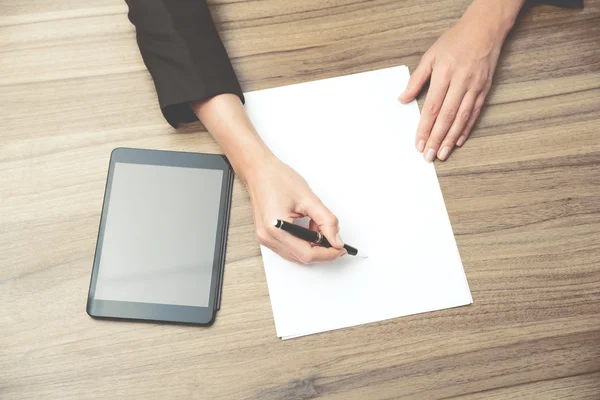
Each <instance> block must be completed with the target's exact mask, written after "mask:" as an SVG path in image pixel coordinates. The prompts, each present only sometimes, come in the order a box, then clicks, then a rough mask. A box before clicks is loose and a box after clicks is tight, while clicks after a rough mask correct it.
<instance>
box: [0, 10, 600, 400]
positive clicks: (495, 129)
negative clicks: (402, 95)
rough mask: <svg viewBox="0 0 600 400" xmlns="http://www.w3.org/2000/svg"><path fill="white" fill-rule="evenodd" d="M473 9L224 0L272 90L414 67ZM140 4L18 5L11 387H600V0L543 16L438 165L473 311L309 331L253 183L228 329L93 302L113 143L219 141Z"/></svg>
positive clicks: (238, 47) (5, 267)
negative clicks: (137, 319)
mask: <svg viewBox="0 0 600 400" xmlns="http://www.w3.org/2000/svg"><path fill="white" fill-rule="evenodd" d="M468 3H469V1H468V0H437V1H434V0H418V1H399V0H375V1H363V0H336V1H333V0H332V1H319V0H304V1H293V0H279V1H276V0H268V1H250V0H249V1H235V0H218V1H213V2H211V3H210V4H211V11H212V13H213V17H214V19H215V21H216V22H217V25H218V28H219V31H220V33H221V36H222V38H223V40H224V42H225V44H226V47H227V48H228V51H229V54H230V56H231V58H232V59H233V63H234V67H235V69H236V71H237V73H238V75H239V77H240V80H241V82H242V86H243V88H244V90H254V89H259V88H267V87H273V86H278V85H282V84H290V83H296V82H303V81H309V80H314V79H319V78H326V77H332V76H337V75H343V74H348V73H353V72H359V71H367V70H372V69H376V68H383V67H389V66H394V65H402V64H406V65H408V66H409V67H410V68H411V70H412V69H414V68H415V67H416V65H417V63H418V61H419V59H420V56H421V55H422V54H423V53H424V52H425V51H426V50H427V48H428V47H429V46H430V45H431V44H432V43H433V42H434V41H435V39H436V38H437V37H438V36H439V35H440V34H441V33H442V32H443V31H444V30H445V29H447V28H448V27H450V26H451V25H452V24H453V23H454V22H455V21H456V20H457V19H458V18H459V17H460V15H461V13H462V12H463V10H464V9H465V8H466V6H467V5H468ZM126 12H127V8H126V6H125V4H124V2H122V1H120V0H102V1H100V0H87V1H76V0H20V1H8V0H0V398H2V399H65V400H67V399H92V398H94V399H95V398H111V399H113V398H127V399H150V398H152V399H154V398H160V399H176V398H177V399H179V398H180V399H188V398H189V399H216V398H223V399H260V400H262V399H266V400H268V399H313V398H328V399H398V398H407V399H433V398H436V399H441V398H463V399H469V400H471V399H600V131H599V127H600V0H587V1H586V7H585V9H583V10H561V9H557V8H552V7H548V6H539V7H534V8H531V9H528V10H526V11H524V12H523V13H522V15H521V17H520V19H519V23H518V25H517V27H516V29H515V30H514V31H513V33H512V34H511V35H510V37H509V40H508V42H507V45H506V46H505V48H504V52H503V55H502V59H501V61H500V64H499V67H498V71H497V74H496V77H495V85H494V88H493V91H492V93H491V95H490V98H489V101H488V103H487V106H486V108H485V109H484V112H483V114H482V117H481V119H480V121H479V123H478V124H477V125H476V127H475V130H474V133H473V135H472V137H471V139H470V140H469V141H468V142H467V143H466V144H465V146H464V147H463V148H462V149H461V150H459V151H457V152H456V153H455V154H454V155H453V156H452V157H451V158H450V160H449V161H447V162H445V163H437V170H438V174H439V178H440V183H441V186H442V189H443V193H444V197H445V200H446V204H447V208H448V212H449V214H450V218H451V221H452V225H453V228H454V231H455V233H456V239H457V242H458V247H459V249H460V252H461V255H462V258H463V263H464V267H465V270H466V273H467V277H468V280H469V283H470V287H471V290H472V293H473V298H474V304H473V305H472V306H469V307H462V308H457V309H451V310H444V311H439V312H433V313H427V314H421V315H415V316H410V317H405V318H399V319H395V320H391V321H385V322H381V323H374V324H369V325H365V326H358V327H354V328H350V329H344V330H339V331H334V332H330V333H324V334H319V335H314V336H310V337H306V338H302V339H297V340H291V341H281V340H279V339H277V338H276V336H275V329H274V324H273V316H272V312H271V305H270V302H269V296H268V292H267V287H266V282H265V276H264V272H263V268H262V262H261V258H260V254H259V246H258V244H257V242H256V241H255V238H254V230H253V225H252V218H251V209H250V204H249V200H248V194H247V192H246V191H245V189H244V188H243V186H242V185H241V183H240V182H239V181H236V183H235V188H234V199H233V211H232V218H231V227H230V231H229V246H228V252H227V265H226V270H225V281H224V289H223V304H222V310H221V311H220V312H219V314H218V317H217V321H216V323H215V325H214V326H213V327H211V328H209V329H202V328H194V327H183V326H173V325H164V324H146V323H118V322H106V321H97V320H93V319H91V318H89V317H88V316H87V315H86V313H85V302H86V296H87V291H88V285H89V278H90V272H91V267H92V259H93V255H94V248H95V242H96V235H97V229H98V223H99V218H100V210H101V204H102V198H103V191H104V184H105V179H106V170H107V166H108V159H109V154H110V151H111V150H112V149H113V148H114V147H117V146H131V147H143V148H155V149H172V150H186V151H199V152H219V148H218V146H217V145H216V144H215V142H214V141H213V140H212V138H211V137H210V135H208V134H207V133H206V132H205V131H204V130H203V128H202V127H201V126H200V125H199V124H193V125H189V126H186V127H185V128H183V129H181V130H180V132H176V131H174V130H173V129H171V128H170V127H169V126H168V125H167V123H166V122H165V121H164V119H163V117H162V115H161V113H160V110H159V108H158V105H157V100H156V95H155V92H154V88H153V85H152V82H151V79H150V76H149V74H148V73H147V71H146V69H145V67H144V64H143V63H142V60H141V57H140V55H139V52H138V49H137V46H136V43H135V37H134V29H133V27H132V25H131V24H130V23H129V21H128V20H127V17H126ZM422 100H423V99H422V98H421V100H420V101H421V104H422ZM365 140H368V138H367V136H365ZM381 145H382V146H384V145H385V143H382V144H381ZM406 173H409V171H407V172H406ZM391 184H393V182H392V183H391ZM390 212H393V210H390ZM432 251H435V244H432Z"/></svg>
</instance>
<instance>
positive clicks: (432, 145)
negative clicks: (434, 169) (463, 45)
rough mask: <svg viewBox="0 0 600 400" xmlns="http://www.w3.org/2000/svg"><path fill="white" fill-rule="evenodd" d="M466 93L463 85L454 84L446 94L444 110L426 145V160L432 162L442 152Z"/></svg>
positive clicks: (436, 121)
mask: <svg viewBox="0 0 600 400" xmlns="http://www.w3.org/2000/svg"><path fill="white" fill-rule="evenodd" d="M465 93H466V88H465V86H464V85H463V84H462V83H453V84H452V85H450V89H448V93H446V98H445V99H444V103H443V104H442V108H441V109H440V112H439V114H438V116H437V118H436V119H435V124H434V125H433V129H432V130H431V135H429V139H428V140H427V144H426V145H425V154H424V156H425V160H427V162H432V161H433V160H435V157H436V155H437V154H438V152H439V151H440V145H441V144H442V141H443V140H444V138H445V137H446V134H447V133H448V130H449V129H450V127H451V126H452V123H453V122H454V119H455V118H456V113H457V111H458V108H459V107H460V104H461V102H462V101H463V98H464V96H465Z"/></svg>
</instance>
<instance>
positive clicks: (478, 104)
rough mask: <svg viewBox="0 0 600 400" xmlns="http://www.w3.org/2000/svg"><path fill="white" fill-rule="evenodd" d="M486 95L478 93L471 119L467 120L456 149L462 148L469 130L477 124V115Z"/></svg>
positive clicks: (469, 132)
mask: <svg viewBox="0 0 600 400" xmlns="http://www.w3.org/2000/svg"><path fill="white" fill-rule="evenodd" d="M486 95H487V93H480V94H479V96H478V97H477V100H475V105H474V106H473V111H472V112H471V117H470V118H469V122H467V124H466V126H465V129H464V130H463V132H462V134H461V136H460V137H459V138H458V140H457V142H456V145H457V146H458V147H460V146H462V145H463V144H464V143H465V142H466V140H467V138H468V137H469V135H470V134H471V130H472V129H473V125H475V122H477V118H479V114H480V113H481V109H482V107H483V103H485V96H486Z"/></svg>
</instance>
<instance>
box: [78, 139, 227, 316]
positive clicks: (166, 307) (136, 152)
mask: <svg viewBox="0 0 600 400" xmlns="http://www.w3.org/2000/svg"><path fill="white" fill-rule="evenodd" d="M116 163H131V164H142V165H159V166H172V167H184V168H199V169H216V170H221V171H223V180H222V183H221V197H220V200H219V218H218V226H217V240H216V242H215V249H214V251H215V253H214V262H213V270H212V274H211V283H210V292H209V293H210V298H209V301H208V306H207V307H193V306H182V305H176V304H155V303H137V302H129V301H115V300H100V299H95V298H94V296H95V291H96V280H97V277H98V269H99V266H100V255H101V254H102V245H103V241H104V229H105V225H106V218H107V214H108V205H109V203H110V195H111V189H112V181H113V175H114V169H115V165H116ZM233 179H234V174H233V170H232V168H231V166H230V164H229V162H228V160H227V158H226V157H225V156H223V155H220V154H202V153H186V152H175V151H165V150H145V149H131V148H122V147H120V148H116V149H114V150H113V151H112V153H111V157H110V165H109V168H108V176H107V179H106V188H105V191H104V203H103V205H102V215H101V217H100V227H99V230H98V239H97V242H96V253H95V255H94V265H93V268H92V277H91V279H90V288H89V292H88V301H87V307H86V311H87V313H88V315H90V316H91V317H95V318H111V319H129V320H144V321H157V322H171V323H183V324H196V325H210V324H212V323H213V322H214V319H215V315H216V311H217V310H218V309H219V308H220V303H221V287H222V282H223V268H224V265H225V249H226V245H227V231H228V227H229V214H230V210H231V195H232V188H233Z"/></svg>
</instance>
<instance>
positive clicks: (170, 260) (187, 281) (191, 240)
mask: <svg viewBox="0 0 600 400" xmlns="http://www.w3.org/2000/svg"><path fill="white" fill-rule="evenodd" d="M232 185H233V171H232V169H231V167H230V165H229V163H228V162H227V159H226V158H225V157H224V156H221V155H216V154H197V153H180V152H172V151H157V150H140V149H126V148H118V149H115V150H114V151H113V152H112V155H111V158H110V167H109V170H108V178H107V182H106V191H105V194H104V205H103V207H102V216H101V219H100V230H99V233H98V242H97V245H96V255H95V257H94V266H93V269H92V278H91V282H90V290H89V295H88V302H87V313H88V314H89V315H90V316H92V317H101V318H123V319H136V320H150V321H165V322H177V323H188V324H200V325H206V324H211V323H212V322H213V320H214V317H215V313H216V310H218V309H219V306H220V293H221V283H222V279H223V266H224V263H225V245H226V241H227V227H228V224H229V211H230V203H231V191H232Z"/></svg>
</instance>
